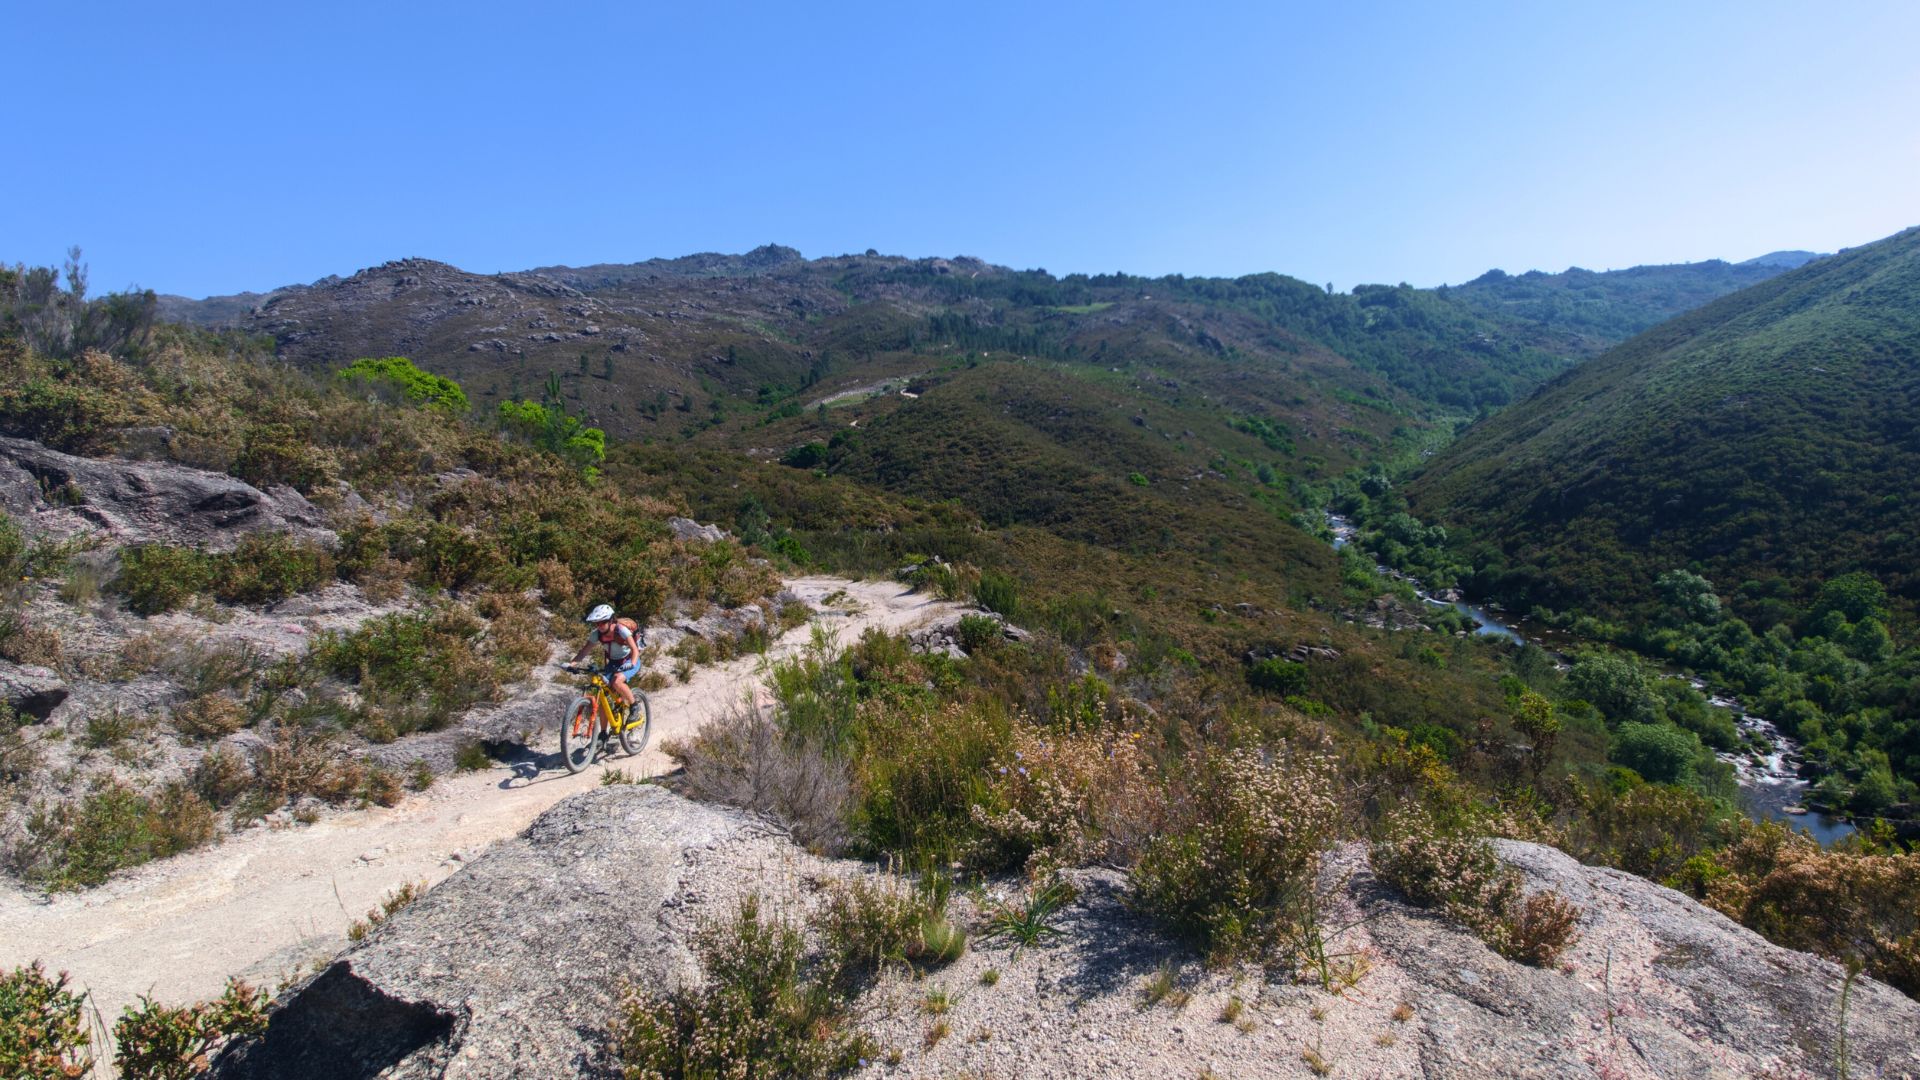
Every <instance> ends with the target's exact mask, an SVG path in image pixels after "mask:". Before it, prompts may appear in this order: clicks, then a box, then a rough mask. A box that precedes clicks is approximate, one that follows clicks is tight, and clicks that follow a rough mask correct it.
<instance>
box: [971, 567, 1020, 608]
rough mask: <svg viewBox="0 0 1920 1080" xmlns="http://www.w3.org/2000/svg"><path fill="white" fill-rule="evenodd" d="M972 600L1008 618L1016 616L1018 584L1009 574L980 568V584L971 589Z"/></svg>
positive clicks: (1018, 600)
mask: <svg viewBox="0 0 1920 1080" xmlns="http://www.w3.org/2000/svg"><path fill="white" fill-rule="evenodd" d="M973 599H974V602H975V603H977V604H979V605H980V606H981V607H983V608H986V609H987V610H988V611H995V612H999V613H1000V614H1001V615H1004V616H1006V617H1007V618H1009V619H1012V618H1017V617H1018V613H1019V610H1020V586H1019V584H1018V583H1016V582H1015V581H1014V580H1013V577H1012V576H1011V575H1009V574H1003V573H1001V572H999V571H998V570H982V571H981V572H980V584H978V585H976V586H974V589H973Z"/></svg>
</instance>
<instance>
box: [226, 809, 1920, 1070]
mask: <svg viewBox="0 0 1920 1080" xmlns="http://www.w3.org/2000/svg"><path fill="white" fill-rule="evenodd" d="M1499 850H1500V854H1501V857H1502V858H1503V859H1504V860H1505V861H1506V862H1507V863H1509V864H1510V865H1511V866H1513V867H1515V868H1516V869H1518V870H1519V871H1520V872H1521V874H1522V875H1523V876H1524V878H1525V881H1526V887H1527V889H1528V890H1529V891H1534V890H1540V889H1548V888H1550V889H1553V890H1556V891H1558V892H1559V893H1561V894H1562V895H1563V896H1566V897H1567V898H1569V899H1570V900H1572V901H1573V902H1575V903H1576V904H1578V905H1579V906H1580V907H1581V909H1582V911H1583V915H1582V917H1581V923H1580V927H1579V929H1580V935H1581V936H1580V941H1579V943H1578V945H1577V946H1576V947H1575V948H1574V949H1573V950H1572V951H1571V952H1569V953H1568V955H1567V957H1566V958H1565V960H1564V962H1563V964H1562V965H1561V967H1560V968H1559V969H1558V970H1541V969H1538V968H1533V967H1527V966H1523V965H1520V964H1516V963H1512V962H1509V961H1507V960H1503V959H1501V958H1500V957H1499V956H1498V955H1496V954H1495V953H1493V952H1492V951H1491V950H1489V949H1488V948H1487V947H1486V946H1485V945H1484V944H1482V943H1481V942H1480V941H1479V940H1478V939H1476V938H1474V937H1472V936H1470V935H1468V934H1467V933H1465V932H1463V931H1461V930H1459V929H1457V928H1456V927H1453V926H1451V925H1450V924H1447V923H1445V922H1443V921H1441V920H1439V919H1437V918H1436V917H1434V916H1433V915H1431V914H1430V913H1428V912H1425V911H1422V910H1420V909H1418V908H1414V907H1411V906H1409V905H1408V904H1407V903H1405V902H1404V901H1403V900H1402V899H1400V898H1399V897H1397V896H1396V895H1394V894H1393V893H1392V892H1391V891H1390V890H1388V889H1387V888H1386V887H1385V886H1383V885H1382V884H1380V883H1379V882H1378V881H1377V880H1376V879H1375V878H1374V876H1373V873H1372V871H1371V870H1370V868H1369V866H1368V864H1367V860H1366V856H1365V852H1364V849H1362V848H1360V847H1358V846H1349V847H1346V848H1343V849H1339V850H1338V851H1336V852H1335V854H1334V856H1333V857H1332V858H1331V859H1329V861H1328V863H1327V865H1326V867H1325V869H1324V871H1323V873H1322V875H1321V879H1320V889H1321V892H1322V893H1323V902H1324V903H1325V904H1326V907H1327V910H1328V913H1329V923H1330V924H1332V925H1351V926H1352V927H1353V928H1352V929H1350V930H1348V931H1346V932H1345V933H1344V934H1343V935H1342V936H1341V937H1340V938H1339V939H1338V940H1337V941H1336V942H1335V943H1334V945H1335V946H1336V947H1337V948H1338V950H1339V951H1341V952H1351V953H1355V954H1357V955H1363V956H1365V957H1366V958H1367V959H1368V961H1369V963H1368V964H1367V966H1366V968H1365V970H1364V973H1363V974H1362V975H1361V976H1360V977H1359V979H1358V981H1357V983H1355V985H1353V986H1352V987H1351V988H1350V989H1347V990H1346V991H1345V992H1344V993H1337V994H1336V993H1328V992H1325V991H1323V990H1321V989H1319V988H1318V986H1317V985H1311V984H1302V983H1299V982H1296V981H1294V980H1293V979H1291V978H1287V977H1281V976H1276V975H1271V974H1263V973H1261V972H1259V971H1256V970H1252V969H1244V970H1237V971H1209V970H1207V969H1205V968H1204V967H1203V966H1202V965H1200V964H1199V963H1198V962H1197V961H1196V960H1195V959H1194V958H1192V957H1191V956H1190V955H1187V954H1185V953H1183V952H1181V951H1179V950H1177V949H1176V948H1174V947H1173V946H1170V945H1169V944H1168V943H1167V941H1166V939H1165V937H1164V936H1163V935H1160V934H1157V933H1156V932H1154V931H1153V930H1152V929H1151V928H1150V927H1149V926H1148V925H1147V924H1145V923H1144V922H1142V921H1140V920H1139V919H1138V918H1137V917H1136V916H1134V915H1133V914H1131V913H1130V912H1129V910H1128V907H1127V904H1126V893H1125V886H1124V884H1123V879H1122V878H1121V877H1120V876H1119V875H1117V874H1115V873H1112V872H1110V871H1101V870H1088V871H1079V872H1076V873H1074V874H1073V875H1072V880H1073V881H1074V882H1075V884H1076V885H1077V886H1078V889H1079V899H1078V900H1077V901H1075V902H1074V903H1073V904H1072V905H1071V906H1070V907H1068V908H1067V909H1065V910H1064V911H1063V912H1062V913H1061V914H1060V915H1059V916H1058V923H1057V925H1058V928H1059V929H1060V930H1061V934H1060V936H1059V937H1057V938H1055V939H1052V940H1051V941H1050V942H1048V943H1046V944H1044V945H1042V946H1040V947H1038V948H1032V949H1028V950H1026V951H1024V952H1020V953H1018V954H1015V953H1013V952H1011V950H1010V947H1009V946H1006V945H1003V944H997V943H995V942H992V941H989V942H987V943H986V944H984V945H982V944H979V943H977V942H976V944H975V947H974V948H973V950H972V951H970V952H969V953H968V954H967V955H965V956H963V957H962V958H961V959H960V960H959V961H958V962H957V963H955V964H953V965H951V966H949V967H947V968H944V969H941V970H939V971H937V972H934V973H932V974H929V975H927V976H925V977H923V978H922V979H920V980H915V979H913V978H912V977H910V976H908V975H906V974H904V973H895V974H890V975H887V976H885V977H883V978H881V979H880V980H879V981H878V983H877V984H875V985H873V986H872V987H870V988H869V989H868V990H867V991H866V992H865V993H864V995H863V996H862V998H861V999H860V1001H859V1002H858V1005H857V1008H856V1010H855V1012H856V1015H857V1016H858V1017H860V1023H861V1024H862V1025H863V1026H864V1027H866V1028H867V1029H868V1030H869V1031H870V1032H871V1033H872V1034H873V1036H874V1038H875V1040H876V1045H877V1046H878V1047H880V1048H881V1049H880V1052H881V1054H882V1055H884V1056H885V1057H886V1058H887V1060H874V1061H870V1062H868V1063H867V1065H866V1067H865V1069H864V1070H863V1071H862V1072H861V1073H860V1075H862V1076H867V1077H874V1078H878V1077H886V1076H954V1075H993V1076H1019V1075H1027V1076H1042V1075H1044V1076H1061V1077H1112V1076H1191V1075H1194V1074H1196V1073H1198V1074H1199V1075H1203V1076H1217V1077H1229V1076H1245V1077H1255V1076H1262V1077H1264V1076H1286V1075H1302V1076H1305V1075H1310V1074H1313V1073H1320V1074H1322V1075H1326V1074H1329V1073H1330V1074H1331V1075H1347V1076H1373V1077H1390V1076H1407V1077H1413V1076H1419V1077H1589V1076H1612V1077H1643V1076H1644V1077H1674V1076H1700V1077H1709V1076H1728V1077H1731V1076H1763V1075H1764V1076H1825V1075H1832V1073H1833V1070H1834V1068H1835V1062H1836V1061H1837V1060H1839V1059H1840V1056H1841V1054H1842V1053H1843V1051H1842V1048H1841V1045H1840V1041H1839V1040H1840V1038H1841V1036H1842V1032H1843V1030H1844V1035H1845V1039H1846V1047H1845V1050H1844V1053H1845V1055H1846V1056H1847V1058H1848V1060H1849V1061H1850V1062H1851V1066H1850V1067H1851V1070H1852V1075H1856V1076H1866V1075H1876V1076H1889V1077H1891V1076H1913V1075H1920V1046H1917V1045H1916V1044H1915V1042H1914V1039H1913V1032H1914V1031H1916V1030H1920V1004H1916V1003H1915V1002H1914V1001H1912V1000H1911V999H1908V998H1906V997H1904V996H1902V995H1900V994H1899V993H1897V992H1895V991H1893V990H1891V989H1889V988H1888V987H1885V986H1883V985H1881V984H1879V983H1877V982H1875V981H1873V980H1871V979H1868V978H1861V979H1859V980H1857V981H1856V982H1855V983H1854V985H1853V986H1852V988H1851V990H1850V992H1849V1000H1848V1004H1847V1006H1846V1008H1845V1012H1844V1015H1843V1012H1842V1005H1841V992H1842V984H1843V982H1844V973H1843V972H1842V971H1841V970H1840V969H1839V968H1838V967H1836V966H1835V965H1833V964H1831V963H1828V962H1825V961H1822V960H1818V959H1816V958H1814V957H1812V956H1809V955H1807V954H1804V953H1797V952H1792V951H1789V950H1786V949H1781V948H1778V947H1776V946H1773V945H1770V944H1768V943H1767V942H1766V941H1764V940H1763V939H1761V938H1760V937H1759V936H1758V935H1756V934H1754V933H1752V932H1751V931H1748V930H1745V929H1743V928H1741V927H1739V926H1737V925H1735V924H1734V923H1732V922H1730V921H1728V920H1727V919H1725V918H1723V917H1722V916H1720V915H1718V914H1716V913H1714V912H1712V911H1709V910H1707V909H1706V908H1703V907H1701V906H1700V905H1698V904H1696V903H1694V902H1693V901H1692V900H1689V899H1687V898H1686V897H1684V896H1682V895H1681V894H1679V893H1676V892H1673V891H1672V890H1669V889H1665V888H1662V887H1660V886H1657V885H1654V884H1651V883H1650V882H1647V881H1645V880H1643V879H1640V878H1636V877H1633V876H1631V875H1628V874H1624V873H1620V872H1617V871H1612V870H1605V869H1597V868H1593V867H1587V866H1582V865H1580V864H1579V863H1577V862H1575V861H1574V860H1573V859H1571V858H1569V857H1568V856H1566V855H1564V854H1562V853H1560V852H1558V851H1555V850H1553V849H1551V848H1545V847H1540V846H1537V845H1532V844H1522V843H1513V842H1502V843H1501V844H1500V846H1499ZM867 872H868V871H866V870H865V869H864V868H863V867H862V866H861V865H860V864H857V863H850V862H843V861H835V860H828V859H822V858H817V857H815V856H812V855H809V854H806V853H805V852H803V851H801V850H800V849H798V848H797V847H795V846H794V845H793V844H792V843H791V842H789V841H788V840H787V839H786V838H785V837H784V836H783V835H781V834H780V833H778V832H777V831H775V830H773V829H771V828H770V827H768V826H766V825H764V824H762V823H760V822H759V821H757V820H755V819H753V818H751V817H748V816H746V815H743V814H741V813H739V812H737V811H733V810H728V809H718V808H714V807H711V806H706V805H702V804H698V803H694V802H690V801H688V800H686V799H684V798H681V797H679V796H677V795H674V794H672V793H670V792H668V791H666V790H664V789H661V788H659V787H654V786H619V787H610V788H603V789H601V790H598V791H594V792H590V793H587V794H583V795H579V796H575V797H573V798H571V799H568V800H567V801H565V802H563V803H560V804H558V805H556V806H554V807H553V808H552V809H550V810H548V811H547V812H546V813H544V814H543V815H542V816H541V817H540V818H538V819H537V820H536V821H535V822H534V823H533V825H532V826H531V827H530V828H529V829H528V830H527V831H526V832H525V833H524V834H523V835H521V836H519V837H517V838H515V839H512V840H508V841H503V842H501V843H499V844H497V845H496V846H494V847H493V848H492V849H490V850H488V851H487V852H486V853H485V854H484V855H482V856H481V857H479V858H478V859H476V860H475V861H473V862H472V863H471V864H470V865H468V866H467V867H466V868H465V869H464V870H462V871H460V872H459V873H458V874H456V875H455V876H454V877H452V878H450V879H448V880H447V881H446V882H444V883H442V884H441V885H440V886H438V887H436V888H435V889H433V890H432V891H431V892H429V893H428V894H427V895H426V896H425V898H424V899H421V900H419V901H417V902H416V903H414V904H413V905H412V906H410V907H407V908H404V909H402V910H401V911H400V912H399V913H398V914H397V915H395V916H394V917H393V918H392V919H391V920H389V921H388V922H387V923H385V924H384V925H382V926H381V927H380V928H379V929H378V930H377V931H376V932H375V933H373V934H372V935H370V936H369V937H368V938H367V939H366V940H365V941H363V942H361V943H360V944H359V945H357V946H355V947H354V948H352V949H350V950H348V951H347V952H346V953H344V954H342V955H341V956H340V957H339V958H338V959H337V960H336V961H334V962H333V963H332V964H331V965H330V966H328V967H327V968H326V969H325V970H323V971H321V972H320V973H319V974H317V975H315V976H313V977H312V978H310V979H308V980H307V981H305V982H304V983H302V984H300V985H298V986H295V987H293V988H292V989H290V990H288V991H287V992H285V993H284V994H283V995H282V996H281V998H280V1000H279V1002H278V1003H277V1006H276V1009H275V1012H274V1014H273V1019H272V1021H271V1023H270V1025H269V1026H268V1028H267V1031H266V1033H265V1035H264V1036H263V1037H262V1038H260V1039H257V1040H255V1041H253V1042H250V1043H246V1044H244V1045H241V1046H237V1047H235V1048H234V1049H232V1050H231V1051H229V1052H228V1053H227V1054H226V1055H225V1056H224V1057H223V1058H222V1059H221V1060H220V1061H219V1062H218V1063H217V1067H216V1068H215V1070H214V1075H215V1076H217V1077H223V1078H252V1077H262V1078H264V1077H276V1078H303V1077H323V1076H324V1077H347V1076H365V1077H372V1076H383V1077H396V1078H397V1077H459V1078H490V1077H514V1076H613V1075H618V1070H617V1066H616V1063H615V1062H614V1061H612V1060H611V1059H610V1057H609V1054H608V1051H607V1048H606V1046H607V1035H606V1031H607V1027H608V1025H609V1023H610V1022H611V1021H612V1020H613V1018H614V1017H615V1016H616V1015H617V1013H618V1010H619V1004H620V1000H621V995H622V988H623V987H626V986H638V987H644V988H649V989H659V988H663V987H666V986H670V985H675V984H678V983H681V982H683V981H686V980H697V979H698V978H699V969H698V966H697V964H696V963H695V962H694V959H693V954H692V952H691V951H690V949H689V946H688V942H689V937H690V934H691V933H692V931H693V930H694V929H695V928H696V927H698V926H700V925H701V924H703V923H705V922H707V921H710V920H715V919H719V918H722V917H724V916H725V915H726V914H727V913H728V912H730V911H731V910H732V909H733V908H734V906H735V905H736V904H737V902H738V900H739V899H740V898H741V897H742V896H744V895H746V894H748V893H754V894H757V895H759V896H760V897H762V898H763V901H764V902H765V903H766V904H768V905H770V906H771V907H773V908H774V909H775V910H777V911H780V912H783V913H785V914H787V915H789V916H794V915H797V914H798V913H800V912H802V911H804V910H805V909H806V908H807V907H808V906H809V905H812V904H814V903H816V902H817V900H816V898H817V895H818V893H819V892H820V890H821V888H822V886H823V885H825V884H826V883H828V882H831V881H833V880H834V879H836V878H841V877H846V876H849V875H857V874H863V873H867ZM954 906H955V908H956V909H959V910H958V911H957V914H958V915H959V916H960V918H961V919H962V921H963V922H964V921H967V919H968V918H969V917H977V912H974V911H973V910H972V908H973V901H968V900H964V899H962V900H956V901H955V903H954ZM989 970H992V971H994V972H995V973H996V974H995V975H994V976H990V977H988V978H986V979H983V977H982V976H983V974H984V973H986V972H987V971H989ZM1163 973H1164V974H1163ZM1156 979H1159V980H1170V981H1171V984H1172V985H1171V987H1170V988H1169V987H1165V986H1163V987H1162V992H1161V993H1160V994H1159V995H1158V1000H1157V1001H1154V1000H1152V998H1151V997H1148V996H1143V994H1144V993H1145V990H1146V988H1147V987H1148V986H1149V985H1151V984H1152V983H1153V982H1154V981H1156ZM990 983H991V984H990ZM936 995H939V996H937V997H936ZM1230 998H1231V999H1234V1000H1238V1001H1241V1002H1242V1003H1243V1006H1242V1007H1240V1008H1236V1009H1232V1010H1229V1007H1228V1005H1227V1002H1228V1001H1229V999H1230ZM929 1000H939V1001H941V1002H944V1003H946V1004H945V1007H946V1008H948V1010H949V1011H946V1012H944V1013H943V1014H941V1017H940V1019H939V1020H938V1021H937V1023H938V1024H939V1026H940V1028H941V1030H942V1034H943V1035H945V1037H944V1038H941V1037H933V1036H930V1034H929V1033H930V1030H931V1027H932V1025H933V1024H934V1023H936V1021H934V1020H931V1019H930V1018H929V1015H928V1010H927V1008H926V1007H925V1003H926V1002H927V1001H929ZM1230 1012H1231V1016H1230V1019H1231V1021H1232V1022H1227V1019H1228V1018H1229V1015H1230ZM948 1032H950V1034H947V1033H948Z"/></svg>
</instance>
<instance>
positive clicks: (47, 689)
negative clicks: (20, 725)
mask: <svg viewBox="0 0 1920 1080" xmlns="http://www.w3.org/2000/svg"><path fill="white" fill-rule="evenodd" d="M69 693H70V691H69V690H68V688H67V684H66V683H64V682H62V681H61V680H60V676H59V675H58V674H57V673H56V672H54V671H53V669H51V668H43V667H35V666H34V665H31V664H15V663H10V662H8V661H5V660H0V702H5V703H6V704H7V705H8V706H10V707H11V708H12V709H13V711H14V712H16V713H19V714H20V715H21V716H30V717H32V718H33V719H35V720H45V719H46V718H47V717H48V716H50V715H52V713H53V710H55V709H57V708H59V707H60V703H61V702H63V701H65V700H67V695H68V694H69Z"/></svg>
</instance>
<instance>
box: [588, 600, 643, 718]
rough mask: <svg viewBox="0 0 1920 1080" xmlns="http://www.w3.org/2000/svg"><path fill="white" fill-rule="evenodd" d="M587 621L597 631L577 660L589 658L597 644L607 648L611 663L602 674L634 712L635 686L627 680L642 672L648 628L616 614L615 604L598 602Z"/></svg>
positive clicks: (592, 633)
mask: <svg viewBox="0 0 1920 1080" xmlns="http://www.w3.org/2000/svg"><path fill="white" fill-rule="evenodd" d="M585 622H586V623H587V625H589V626H591V627H593V631H592V632H591V633H589V634H588V635H587V643H586V644H585V645H583V646H581V648H580V651H579V652H577V653H574V654H573V662H574V663H576V664H577V663H579V662H580V661H582V660H584V659H586V658H587V654H588V653H590V652H592V651H593V648H594V646H596V645H598V646H600V647H601V648H603V649H605V650H606V653H607V663H606V666H605V667H604V668H602V669H601V674H602V675H604V676H605V677H606V680H607V682H608V683H609V684H610V685H612V687H613V692H614V693H615V694H616V695H618V696H619V698H620V703H621V704H622V705H625V706H626V708H627V711H628V712H632V711H633V687H631V686H629V685H627V680H628V679H631V678H633V677H634V676H636V675H638V674H640V650H641V649H644V648H646V647H647V633H646V631H645V630H638V629H635V628H632V627H630V626H629V625H628V623H629V622H631V620H628V619H619V618H615V617H614V614H613V605H611V604H599V605H597V606H595V607H594V609H593V610H592V611H589V612H587V617H586V619H585Z"/></svg>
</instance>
